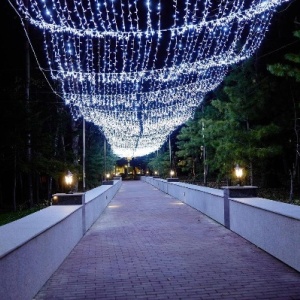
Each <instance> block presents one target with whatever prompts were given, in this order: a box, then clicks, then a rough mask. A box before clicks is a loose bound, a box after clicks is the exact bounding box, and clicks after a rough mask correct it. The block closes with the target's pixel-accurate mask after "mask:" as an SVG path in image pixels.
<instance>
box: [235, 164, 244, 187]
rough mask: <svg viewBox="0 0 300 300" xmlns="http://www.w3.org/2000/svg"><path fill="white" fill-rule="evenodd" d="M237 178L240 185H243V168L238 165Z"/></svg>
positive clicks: (236, 168) (236, 167)
mask: <svg viewBox="0 0 300 300" xmlns="http://www.w3.org/2000/svg"><path fill="white" fill-rule="evenodd" d="M234 172H235V176H236V178H237V179H238V185H242V177H243V168H241V167H240V166H239V165H238V164H237V165H236V166H235V168H234Z"/></svg>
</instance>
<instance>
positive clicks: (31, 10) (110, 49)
mask: <svg viewBox="0 0 300 300" xmlns="http://www.w3.org/2000/svg"><path fill="white" fill-rule="evenodd" d="M9 1H14V5H15V6H14V7H15V8H17V9H18V10H19V13H20V15H21V16H22V17H23V18H24V19H27V20H28V21H29V22H30V23H31V24H32V25H34V26H36V27H38V28H40V29H42V30H41V31H42V32H43V37H44V39H43V40H44V52H45V55H46V59H47V61H48V66H47V67H45V68H44V71H45V72H49V74H50V76H51V78H52V79H54V80H57V81H58V82H59V83H60V85H59V86H60V90H59V92H60V94H61V96H62V98H63V99H64V100H65V102H66V104H68V105H70V107H71V111H72V113H73V117H74V118H75V119H76V118H79V117H81V116H83V117H84V118H85V119H86V120H87V121H90V122H93V123H94V124H96V125H98V126H99V128H100V130H102V131H103V132H104V134H105V136H106V138H107V140H108V141H109V143H110V144H111V146H112V149H113V151H114V152H115V153H116V154H117V155H119V156H126V157H131V156H140V155H145V154H148V153H150V152H153V151H155V150H157V149H158V148H159V147H160V146H161V145H162V144H163V143H164V141H165V140H166V138H167V136H168V135H169V134H170V133H171V132H172V131H173V130H174V129H175V128H176V127H177V126H179V125H181V124H183V123H184V122H186V121H187V120H188V119H189V118H191V117H192V116H193V114H194V111H195V109H196V107H197V106H199V104H200V103H201V101H202V99H203V98H204V95H205V93H207V92H209V91H211V90H213V89H214V88H216V87H217V86H218V85H219V84H220V82H221V81H222V80H223V78H224V77H225V75H226V72H227V68H228V66H229V65H232V64H235V63H237V62H240V61H241V60H244V59H246V58H249V57H250V56H251V55H253V53H254V52H255V51H256V50H257V48H258V47H259V45H260V43H261V42H262V40H263V38H264V35H265V33H266V31H267V29H268V26H269V23H270V19H271V17H272V15H273V13H274V11H275V9H276V7H277V6H278V5H280V4H282V3H284V2H287V1H288V0H221V1H218V2H217V1H213V0H172V1H161V0H152V1H150V0H103V1H100V0H68V1H67V0H30V1H26V0H9Z"/></svg>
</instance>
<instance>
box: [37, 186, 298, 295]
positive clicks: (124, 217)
mask: <svg viewBox="0 0 300 300" xmlns="http://www.w3.org/2000/svg"><path fill="white" fill-rule="evenodd" d="M178 203H179V201H178V200H176V199H174V198H172V197H171V196H169V195H166V194H164V193H162V192H160V191H158V190H157V189H155V188H153V187H152V186H150V185H148V184H146V183H144V182H140V181H139V182H137V181H135V182H123V184H122V187H121V190H120V191H119V193H117V195H116V196H115V198H114V199H113V200H112V202H111V204H112V205H114V208H110V207H108V208H107V209H106V210H105V211H104V213H103V214H102V215H101V216H100V218H99V219H98V220H97V221H96V222H95V224H94V225H93V227H92V228H91V229H90V230H89V231H88V232H87V233H86V235H85V236H84V237H83V238H82V240H81V241H80V242H79V244H78V245H77V246H76V247H75V248H74V249H73V251H72V252H71V254H70V255H69V256H68V257H67V258H66V260H65V261H64V262H63V264H62V265H61V266H60V268H59V269H58V270H57V271H56V272H55V273H54V274H53V276H52V277H51V278H50V279H49V280H48V282H47V283H46V284H45V285H44V287H43V288H42V289H41V291H40V292H39V293H38V294H37V295H36V297H35V298H34V299H36V300H40V299H47V300H48V299H49V300H50V299H64V300H65V299H105V300H110V299H114V300H115V299H118V300H120V299H126V300H133V299H155V300H159V299H164V300H165V299H173V300H174V299H184V300H186V299H205V300H208V299H214V300H217V299H222V300H224V299H230V300H234V299H237V300H249V299H251V300H252V299H281V300H282V299H298V300H299V299H300V274H299V273H298V272H296V271H295V270H293V269H291V268H289V267H288V266H286V265H285V264H283V263H281V262H280V261H278V260H277V259H275V258H273V257H272V256H270V255H268V254H267V253H265V252H264V251H262V250H261V249H259V248H257V247H255V246H254V245H252V244H251V243H249V242H247V241H246V240H244V239H243V238H241V237H239V236H238V235H236V234H234V233H233V232H231V231H229V230H227V229H226V228H224V227H223V226H221V225H220V224H218V223H216V222H214V221H213V220H211V219H209V218H207V217H206V216H205V215H203V214H201V213H200V212H198V211H196V210H195V209H193V208H191V207H189V206H187V205H184V204H183V205H174V204H178Z"/></svg>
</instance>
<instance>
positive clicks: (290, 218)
mask: <svg viewBox="0 0 300 300" xmlns="http://www.w3.org/2000/svg"><path fill="white" fill-rule="evenodd" d="M230 229H231V230H232V231H234V232H236V233H237V234H239V235H240V236H242V237H244V238H245V239H247V240H248V241H250V242H251V243H253V244H255V245H256V246H258V247H260V248H261V249H263V250H265V251H266V252H268V253H270V254H272V255H273V256H275V257H276V258H278V259H279V260H281V261H283V262H285V263H286V264H287V265H289V266H291V267H293V268H294V269H296V270H297V271H300V250H299V248H300V207H299V206H296V205H291V204H286V203H281V202H276V201H272V200H267V199H262V198H239V199H235V198H233V199H231V202H230Z"/></svg>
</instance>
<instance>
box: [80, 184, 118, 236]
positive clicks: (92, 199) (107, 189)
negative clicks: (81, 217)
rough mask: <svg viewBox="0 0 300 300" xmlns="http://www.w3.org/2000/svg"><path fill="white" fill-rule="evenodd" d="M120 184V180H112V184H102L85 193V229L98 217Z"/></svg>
mask: <svg viewBox="0 0 300 300" xmlns="http://www.w3.org/2000/svg"><path fill="white" fill-rule="evenodd" d="M121 184H122V181H121V180H114V185H102V186H100V187H98V188H96V189H93V190H91V191H88V192H86V193H85V230H88V229H89V228H90V227H91V226H92V225H93V224H94V222H95V221H96V220H97V219H98V218H99V216H100V215H101V213H102V212H103V210H104V209H105V208H106V206H107V205H108V203H109V202H110V201H111V199H112V198H113V197H114V196H115V194H116V193H117V191H118V190H119V188H120V187H121Z"/></svg>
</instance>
